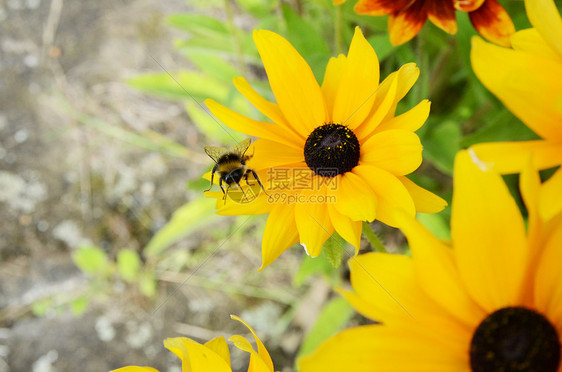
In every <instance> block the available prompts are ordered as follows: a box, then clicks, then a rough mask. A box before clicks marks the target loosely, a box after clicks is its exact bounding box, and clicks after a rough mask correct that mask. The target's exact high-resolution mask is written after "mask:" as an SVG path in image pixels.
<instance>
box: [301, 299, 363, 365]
mask: <svg viewBox="0 0 562 372" xmlns="http://www.w3.org/2000/svg"><path fill="white" fill-rule="evenodd" d="M353 313H354V311H353V308H352V307H351V305H349V303H348V302H347V301H346V300H345V299H344V298H342V297H336V298H334V299H333V300H331V301H330V302H328V303H327V304H326V305H325V306H324V308H323V309H322V312H321V313H320V314H319V315H318V318H317V320H316V323H315V324H314V326H313V327H312V329H311V330H310V332H308V334H307V335H306V337H305V338H304V340H303V342H302V346H301V348H300V350H299V353H298V357H302V356H305V355H307V354H310V353H311V352H312V351H314V350H315V349H316V348H317V347H318V346H319V345H320V344H321V343H322V342H323V341H325V340H326V339H328V338H329V337H330V336H332V335H334V334H335V333H336V332H338V331H339V330H340V329H342V328H343V327H345V325H346V324H347V322H348V321H349V319H351V317H352V315H353Z"/></svg>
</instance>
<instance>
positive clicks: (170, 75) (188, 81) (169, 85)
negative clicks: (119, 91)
mask: <svg viewBox="0 0 562 372" xmlns="http://www.w3.org/2000/svg"><path fill="white" fill-rule="evenodd" d="M127 82H128V83H129V84H130V85H131V86H132V87H134V88H136V89H138V90H140V91H142V92H146V93H150V94H154V95H156V96H161V97H164V98H167V99H175V100H187V99H195V100H197V101H198V102H202V101H203V100H204V99H206V98H215V99H217V100H221V101H222V100H224V99H226V97H227V96H228V94H229V90H230V84H229V85H227V84H225V83H223V82H221V81H218V80H217V79H215V78H213V77H211V76H208V75H202V74H201V73H198V72H195V71H174V72H172V71H168V72H166V71H164V72H157V73H152V74H143V75H140V76H136V77H133V78H130V79H128V80H127Z"/></svg>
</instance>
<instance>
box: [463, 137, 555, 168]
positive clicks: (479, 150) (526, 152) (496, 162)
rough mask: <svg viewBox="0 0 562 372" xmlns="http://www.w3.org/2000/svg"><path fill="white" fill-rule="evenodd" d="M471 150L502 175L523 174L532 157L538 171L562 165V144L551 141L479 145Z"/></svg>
mask: <svg viewBox="0 0 562 372" xmlns="http://www.w3.org/2000/svg"><path fill="white" fill-rule="evenodd" d="M471 149H472V151H474V153H475V154H476V156H477V157H478V159H480V161H482V162H483V163H485V164H486V166H488V167H491V168H493V169H494V170H495V171H496V172H499V173H502V174H508V173H519V172H521V170H522V169H523V168H524V167H525V164H527V161H528V159H529V158H531V157H532V159H533V166H535V167H536V168H537V169H546V168H552V167H554V166H556V165H559V164H562V144H558V143H554V142H550V141H542V140H537V141H520V142H495V143H479V144H476V145H473V146H472V147H471Z"/></svg>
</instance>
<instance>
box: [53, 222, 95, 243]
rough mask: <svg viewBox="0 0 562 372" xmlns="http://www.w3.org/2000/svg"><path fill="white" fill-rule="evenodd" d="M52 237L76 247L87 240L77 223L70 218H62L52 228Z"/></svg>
mask: <svg viewBox="0 0 562 372" xmlns="http://www.w3.org/2000/svg"><path fill="white" fill-rule="evenodd" d="M53 237H55V239H58V240H61V241H63V242H64V243H66V245H68V246H69V247H70V248H78V247H79V246H80V245H82V244H84V243H85V242H86V241H87V240H86V238H84V236H83V235H82V230H81V229H80V227H79V226H78V224H77V223H76V222H74V221H71V220H64V221H62V222H61V223H59V224H58V225H57V226H55V227H54V228H53Z"/></svg>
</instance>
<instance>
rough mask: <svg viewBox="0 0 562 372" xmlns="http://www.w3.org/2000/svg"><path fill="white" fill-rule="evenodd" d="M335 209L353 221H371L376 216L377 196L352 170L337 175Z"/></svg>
mask: <svg viewBox="0 0 562 372" xmlns="http://www.w3.org/2000/svg"><path fill="white" fill-rule="evenodd" d="M337 187H338V189H337V190H336V193H335V196H336V199H337V200H336V203H335V205H334V207H335V209H336V210H337V211H338V212H339V213H341V214H343V215H344V216H347V217H348V218H351V220H353V221H373V220H374V219H375V217H376V208H377V197H376V195H375V192H374V191H373V189H372V188H370V187H369V185H368V184H367V183H366V182H365V181H364V180H363V179H361V177H360V176H358V175H357V174H354V172H353V171H352V172H347V173H345V174H344V175H343V176H342V177H339V185H338V186H337Z"/></svg>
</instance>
